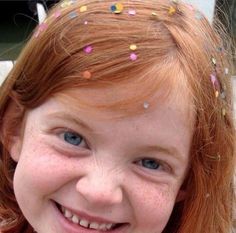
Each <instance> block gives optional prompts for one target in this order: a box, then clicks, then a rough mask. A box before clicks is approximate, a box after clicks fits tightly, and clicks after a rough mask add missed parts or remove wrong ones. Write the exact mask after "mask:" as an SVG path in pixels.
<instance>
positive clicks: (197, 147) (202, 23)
mask: <svg viewBox="0 0 236 233" xmlns="http://www.w3.org/2000/svg"><path fill="white" fill-rule="evenodd" d="M122 3H123V5H124V7H125V11H124V12H123V13H121V14H114V13H111V12H109V8H110V6H111V5H112V4H113V1H111V0H105V1H95V0H81V1H79V2H78V3H73V4H72V5H71V6H68V7H66V8H60V5H58V6H56V7H54V8H53V9H52V11H51V12H50V14H49V16H48V19H47V21H46V22H45V25H46V28H42V25H41V31H40V32H39V31H38V32H39V34H38V33H37V32H36V34H34V35H33V36H32V38H31V39H30V41H29V42H28V44H27V46H26V47H25V49H24V50H23V52H22V53H21V55H20V57H19V58H18V60H17V63H16V65H15V66H14V68H13V70H12V71H11V73H10V74H9V76H8V78H7V80H6V81H5V82H4V84H3V86H2V87H1V94H0V116H1V119H2V120H1V144H0V153H1V158H0V177H1V178H0V179H1V181H0V219H1V225H0V226H1V229H2V232H3V233H13V232H14V233H16V232H21V233H22V232H24V233H25V232H33V229H32V228H31V227H30V225H29V224H28V223H27V221H26V220H25V219H24V217H23V215H22V213H21V211H20V209H19V207H18V205H17V202H16V200H15V197H14V191H13V187H12V182H13V181H12V180H13V175H14V170H15V166H16V164H15V162H14V161H13V160H12V159H11V158H10V155H9V153H8V151H7V147H8V143H9V140H10V137H11V136H12V135H14V129H15V128H17V127H19V124H20V123H21V121H22V119H23V117H24V113H25V111H27V110H29V109H32V108H35V107H37V106H39V105H40V104H42V103H43V102H44V101H45V100H46V99H47V98H49V97H50V96H52V95H54V94H56V93H59V92H62V91H63V90H66V89H69V88H80V87H88V86H89V87H97V88H98V87H99V88H104V87H106V86H111V85H114V86H117V87H118V88H119V87H120V88H123V87H124V85H125V88H127V92H128V90H129V88H131V86H132V85H134V86H135V85H137V87H139V88H140V87H141V89H142V90H143V91H142V92H139V95H133V96H129V98H123V99H119V100H117V101H116V102H112V103H109V104H103V105H102V104H101V105H99V106H97V107H100V108H110V109H112V110H113V111H119V112H125V114H138V112H140V111H142V110H140V109H139V108H138V107H137V108H130V106H131V105H132V106H133V105H134V102H137V101H143V100H145V98H147V97H150V96H152V95H154V93H155V92H156V91H157V90H158V89H159V88H160V86H161V87H163V88H165V89H166V95H168V93H169V92H170V91H171V90H173V88H175V89H176V90H177V94H182V95H183V96H184V95H185V93H182V91H183V86H184V87H187V91H188V94H189V95H190V97H191V98H192V99H193V105H194V109H195V116H196V117H195V118H196V119H195V130H194V135H193V141H192V146H191V152H190V157H191V166H190V170H189V174H188V176H187V179H186V181H185V182H184V184H183V188H185V189H186V192H187V197H186V199H185V200H184V201H183V202H180V203H177V204H176V206H175V207H174V210H173V213H172V216H171V218H170V220H169V223H168V225H167V226H166V229H165V232H168V233H170V232H171V233H174V232H178V233H189V232H191V233H199V232H201V233H216V232H217V233H228V232H229V231H230V229H231V227H232V221H233V216H232V212H233V207H234V200H235V193H234V191H233V186H234V183H233V174H234V169H235V146H234V144H235V141H234V140H235V131H234V126H233V117H232V99H231V98H232V95H231V84H230V79H229V77H227V76H228V74H226V72H225V68H229V63H228V59H227V54H226V50H224V49H223V48H222V40H221V39H220V36H219V33H217V32H216V31H215V30H214V29H213V28H212V27H211V26H210V25H209V23H208V21H207V20H206V19H205V18H204V17H203V16H202V15H200V14H199V12H196V10H192V9H191V8H190V7H189V6H187V5H185V4H182V3H177V5H176V3H174V2H172V3H171V2H170V1H167V0H157V1H148V0H142V1H141V0H140V1H139V0H134V1H127V2H126V1H123V2H122ZM83 5H86V6H87V8H88V10H87V11H85V12H80V7H81V6H83ZM171 5H172V6H173V7H174V8H175V9H176V12H175V13H173V14H172V15H171V14H169V13H168V10H169V7H170V6H171ZM128 8H132V9H135V10H136V12H137V13H136V15H135V16H131V15H129V14H127V12H126V10H127V9H128ZM58 10H60V16H59V17H57V16H56V15H55V13H56V12H58ZM72 12H77V13H78V17H76V18H71V17H69V14H70V13H72ZM152 13H154V14H152ZM196 14H197V17H196ZM85 21H87V22H88V24H85V23H84V22H85ZM36 30H40V26H39V27H38V29H36ZM130 44H136V45H137V50H135V53H136V55H137V58H138V59H137V60H136V61H131V60H130V59H129V55H130V53H131V51H130V50H129V45H130ZM86 45H91V46H92V48H93V52H92V53H91V54H89V56H87V55H86V54H85V53H84V51H83V49H84V47H85V46H86ZM212 58H214V59H215V60H216V63H217V78H218V80H219V82H220V84H221V86H222V89H223V90H226V97H225V98H220V97H218V98H216V96H215V91H214V87H213V85H212V83H211V80H210V75H211V74H212V72H213V71H214V68H215V67H214V64H213V63H214V62H212ZM84 71H89V72H90V73H91V78H90V79H86V78H84V76H83V72H84ZM147 72H149V74H152V75H147ZM126 84H128V85H126ZM78 101H79V100H78ZM16 103H17V104H16ZM84 104H85V105H86V103H84ZM9 105H13V106H14V108H15V113H14V114H12V115H11V116H10V117H9V118H8V119H7V120H6V119H4V117H6V112H7V109H8V107H9ZM87 107H88V106H87ZM222 111H223V113H224V112H226V114H222ZM2 122H4V125H3V123H2ZM218 156H220V157H218ZM218 158H219V159H218Z"/></svg>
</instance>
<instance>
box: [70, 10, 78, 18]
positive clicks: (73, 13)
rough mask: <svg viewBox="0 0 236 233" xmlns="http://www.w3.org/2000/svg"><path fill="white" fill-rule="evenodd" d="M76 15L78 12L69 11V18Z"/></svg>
mask: <svg viewBox="0 0 236 233" xmlns="http://www.w3.org/2000/svg"><path fill="white" fill-rule="evenodd" d="M76 17H78V13H77V12H75V11H73V12H70V13H69V18H70V19H74V18H76Z"/></svg>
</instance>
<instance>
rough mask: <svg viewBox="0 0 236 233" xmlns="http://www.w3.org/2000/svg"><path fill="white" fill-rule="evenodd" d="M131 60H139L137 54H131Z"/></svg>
mask: <svg viewBox="0 0 236 233" xmlns="http://www.w3.org/2000/svg"><path fill="white" fill-rule="evenodd" d="M129 58H130V60H131V61H136V60H137V58H138V56H137V54H136V53H131V54H130V56H129Z"/></svg>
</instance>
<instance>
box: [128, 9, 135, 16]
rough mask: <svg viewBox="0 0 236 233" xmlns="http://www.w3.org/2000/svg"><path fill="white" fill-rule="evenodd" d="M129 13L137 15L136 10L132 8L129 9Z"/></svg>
mask: <svg viewBox="0 0 236 233" xmlns="http://www.w3.org/2000/svg"><path fill="white" fill-rule="evenodd" d="M128 13H129V15H131V16H133V15H136V10H133V9H130V10H129V11H128Z"/></svg>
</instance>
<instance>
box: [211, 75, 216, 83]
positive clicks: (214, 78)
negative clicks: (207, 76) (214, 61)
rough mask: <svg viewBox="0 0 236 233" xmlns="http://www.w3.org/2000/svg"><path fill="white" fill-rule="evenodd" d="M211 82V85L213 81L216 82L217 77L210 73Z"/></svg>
mask: <svg viewBox="0 0 236 233" xmlns="http://www.w3.org/2000/svg"><path fill="white" fill-rule="evenodd" d="M211 82H212V84H213V85H215V83H216V82H217V78H216V76H215V74H211Z"/></svg>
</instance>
